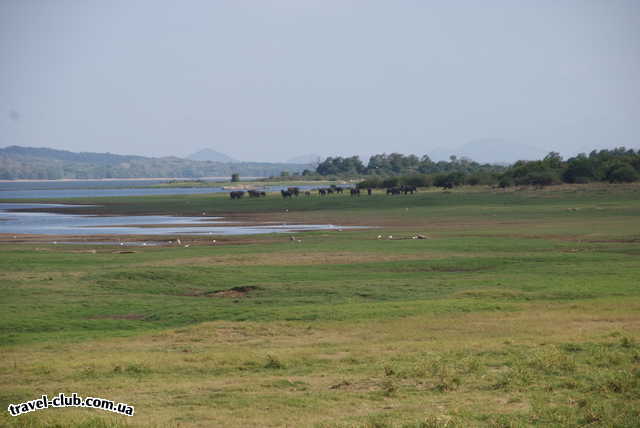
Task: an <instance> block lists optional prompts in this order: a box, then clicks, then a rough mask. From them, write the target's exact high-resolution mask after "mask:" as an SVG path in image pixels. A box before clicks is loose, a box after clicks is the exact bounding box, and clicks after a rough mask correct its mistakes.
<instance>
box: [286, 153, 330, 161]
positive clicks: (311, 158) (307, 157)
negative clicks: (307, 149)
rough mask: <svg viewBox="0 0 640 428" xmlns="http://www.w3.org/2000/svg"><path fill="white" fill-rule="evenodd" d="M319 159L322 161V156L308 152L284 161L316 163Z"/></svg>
mask: <svg viewBox="0 0 640 428" xmlns="http://www.w3.org/2000/svg"><path fill="white" fill-rule="evenodd" d="M320 161H322V156H320V155H317V154H315V153H310V154H307V155H300V156H296V157H293V158H291V159H288V160H287V161H286V162H287V163H310V164H317V163H320Z"/></svg>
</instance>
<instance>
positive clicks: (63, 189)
mask: <svg viewBox="0 0 640 428" xmlns="http://www.w3.org/2000/svg"><path fill="white" fill-rule="evenodd" d="M220 180H222V179H220ZM169 181H172V180H169V179H165V180H110V181H100V180H74V181H30V182H24V181H5V182H0V199H47V198H57V199H64V198H88V197H99V196H146V195H194V194H202V193H220V192H229V190H227V189H224V188H223V186H217V187H192V188H146V189H138V188H135V187H139V186H149V185H154V184H160V183H167V182H169ZM208 181H214V180H211V179H210V180H208ZM225 186H229V183H228V182H226V183H225ZM285 187H286V186H284V187H283V186H256V189H258V190H264V191H265V192H279V191H280V190H281V189H284V188H285ZM298 187H299V188H300V189H301V190H313V189H317V188H318V187H326V186H318V185H309V186H298Z"/></svg>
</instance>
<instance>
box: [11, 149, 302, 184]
mask: <svg viewBox="0 0 640 428" xmlns="http://www.w3.org/2000/svg"><path fill="white" fill-rule="evenodd" d="M313 168H314V167H313V166H311V165H309V164H290V163H267V162H236V163H229V162H217V161H208V160H207V161H198V160H190V159H181V158H177V157H163V158H151V157H144V156H127V155H116V154H112V153H74V152H70V151H66V150H55V149H49V148H37V147H20V146H10V147H6V148H0V179H4V180H15V179H49V180H51V179H60V178H75V179H90V178H149V177H167V178H169V177H189V178H198V177H231V174H233V173H238V174H240V177H243V176H244V177H269V176H278V175H280V173H282V172H283V171H284V172H288V173H289V174H293V173H297V172H302V171H304V170H305V169H313Z"/></svg>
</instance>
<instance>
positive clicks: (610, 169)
mask: <svg viewBox="0 0 640 428" xmlns="http://www.w3.org/2000/svg"><path fill="white" fill-rule="evenodd" d="M316 174H319V175H321V176H359V177H362V176H364V178H365V180H364V181H363V182H361V183H360V184H359V186H360V187H373V188H376V187H393V186H397V185H403V184H405V185H414V186H431V185H434V186H438V187H446V188H451V187H455V186H459V185H463V184H470V185H477V184H484V185H498V186H500V187H508V186H513V185H519V186H521V185H532V186H547V185H551V184H559V183H589V182H595V181H605V182H610V183H624V182H633V181H638V180H639V179H640V150H638V151H634V150H633V149H626V148H624V147H620V148H616V149H613V150H600V151H597V150H594V151H592V152H591V153H589V154H588V155H587V154H585V153H581V154H579V155H578V156H575V157H572V158H569V159H567V160H564V159H563V158H562V157H561V156H560V155H559V154H558V153H556V152H551V153H549V154H548V155H547V156H545V158H544V159H541V160H535V161H518V162H516V163H514V164H513V165H510V166H500V165H491V164H479V163H477V162H474V161H472V160H469V159H465V158H461V159H458V158H456V157H455V156H451V158H450V160H449V162H446V161H440V162H434V161H432V160H431V159H429V157H428V156H423V157H422V158H418V157H417V156H414V155H409V156H405V155H402V154H399V153H392V154H389V155H387V154H381V155H375V156H372V157H371V158H370V159H369V162H368V164H367V165H364V163H363V162H362V161H361V160H360V159H359V158H358V157H357V156H353V157H347V158H342V157H334V158H327V159H325V160H324V161H323V162H321V163H320V164H319V165H318V167H317V168H316Z"/></svg>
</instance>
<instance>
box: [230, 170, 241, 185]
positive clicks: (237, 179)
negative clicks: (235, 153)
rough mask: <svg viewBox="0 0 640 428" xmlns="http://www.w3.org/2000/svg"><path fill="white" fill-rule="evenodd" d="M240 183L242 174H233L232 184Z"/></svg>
mask: <svg viewBox="0 0 640 428" xmlns="http://www.w3.org/2000/svg"><path fill="white" fill-rule="evenodd" d="M238 181H240V174H238V173H237V172H234V173H233V174H231V182H232V183H236V182H238Z"/></svg>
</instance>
